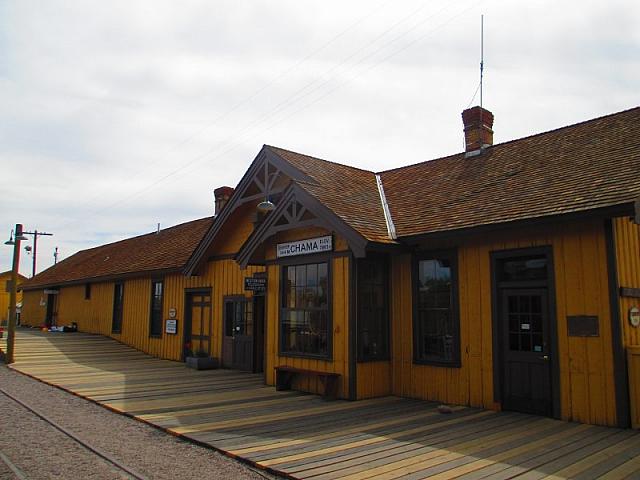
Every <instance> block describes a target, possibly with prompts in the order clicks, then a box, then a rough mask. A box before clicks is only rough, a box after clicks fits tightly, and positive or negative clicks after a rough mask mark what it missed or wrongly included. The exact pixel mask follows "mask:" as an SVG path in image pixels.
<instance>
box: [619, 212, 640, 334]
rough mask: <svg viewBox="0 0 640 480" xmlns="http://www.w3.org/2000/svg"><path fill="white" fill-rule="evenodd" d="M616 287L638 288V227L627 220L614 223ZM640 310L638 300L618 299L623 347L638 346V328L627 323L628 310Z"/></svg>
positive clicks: (639, 240)
mask: <svg viewBox="0 0 640 480" xmlns="http://www.w3.org/2000/svg"><path fill="white" fill-rule="evenodd" d="M614 235H615V242H616V259H617V262H618V285H620V286H621V287H628V288H640V225H636V224H635V223H633V222H631V221H630V220H629V219H628V218H616V219H615V221H614ZM634 306H635V307H638V308H640V298H631V297H620V316H621V317H622V318H621V319H620V321H621V322H622V324H623V334H624V345H625V346H631V345H640V327H633V326H631V324H630V323H629V309H630V308H631V307H634Z"/></svg>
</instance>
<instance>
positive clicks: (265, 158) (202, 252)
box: [183, 145, 317, 276]
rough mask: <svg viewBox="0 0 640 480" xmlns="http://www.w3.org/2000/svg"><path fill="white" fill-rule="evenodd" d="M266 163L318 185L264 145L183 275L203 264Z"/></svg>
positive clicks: (191, 273) (188, 263) (198, 247)
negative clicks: (213, 244)
mask: <svg viewBox="0 0 640 480" xmlns="http://www.w3.org/2000/svg"><path fill="white" fill-rule="evenodd" d="M265 162H267V163H271V164H273V165H275V166H276V167H277V168H279V169H280V170H281V171H282V172H283V173H284V174H285V175H287V176H289V178H291V179H292V180H294V179H298V180H301V181H307V182H309V183H317V182H316V181H315V180H314V179H313V178H311V177H309V176H308V175H307V174H305V173H304V172H302V171H300V170H298V169H297V168H296V167H294V166H293V165H291V164H290V163H289V162H287V161H286V160H285V159H284V158H282V157H281V156H280V155H278V154H276V153H275V152H274V151H273V150H271V148H270V147H269V145H263V146H262V148H261V149H260V151H259V152H258V154H257V155H256V156H255V158H254V159H253V162H251V165H250V166H249V168H248V169H247V171H246V172H245V173H244V175H243V176H242V178H241V179H240V182H238V185H237V186H236V188H235V191H234V192H233V195H232V196H231V198H230V199H229V202H228V203H227V205H225V207H224V208H223V209H222V211H221V212H220V215H218V218H216V221H215V222H214V223H213V225H212V226H211V228H210V229H209V231H208V232H207V233H206V234H205V235H204V237H203V238H202V240H201V241H200V244H199V245H198V246H197V247H196V249H195V250H194V252H193V253H192V254H191V257H189V260H187V263H186V265H185V266H184V268H183V273H184V274H185V275H187V276H191V275H193V272H194V271H195V270H196V269H197V268H198V266H199V265H200V264H201V263H202V261H203V260H204V258H205V256H206V252H207V249H208V248H209V246H210V245H211V243H212V242H213V240H214V239H215V237H216V235H217V234H218V232H219V231H220V229H221V228H222V225H223V224H224V223H225V222H226V220H227V219H228V218H229V216H230V215H231V213H232V212H233V211H235V209H236V208H237V207H238V206H239V205H240V204H241V203H242V202H241V200H240V199H241V197H242V195H243V194H244V192H245V191H246V189H247V188H248V187H249V185H250V184H251V181H252V179H253V177H254V176H255V175H256V174H257V173H258V172H259V169H260V168H262V167H263V166H264V163H265Z"/></svg>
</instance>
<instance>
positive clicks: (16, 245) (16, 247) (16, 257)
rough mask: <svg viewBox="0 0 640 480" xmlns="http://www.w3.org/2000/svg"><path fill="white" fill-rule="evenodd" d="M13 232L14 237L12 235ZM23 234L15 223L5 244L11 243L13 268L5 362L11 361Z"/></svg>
mask: <svg viewBox="0 0 640 480" xmlns="http://www.w3.org/2000/svg"><path fill="white" fill-rule="evenodd" d="M14 232H15V237H14V236H13V234H14ZM26 239H27V237H25V236H24V235H23V231H22V224H21V223H16V228H15V230H14V231H12V232H11V236H10V237H9V240H7V241H6V242H4V244H5V245H13V268H12V269H11V291H10V292H9V322H8V325H7V330H8V332H7V355H6V358H5V362H6V363H7V364H9V363H13V351H14V346H15V337H16V300H17V297H18V269H19V268H20V242H21V241H22V240H26Z"/></svg>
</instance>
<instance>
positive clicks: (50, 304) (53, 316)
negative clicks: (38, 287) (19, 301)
mask: <svg viewBox="0 0 640 480" xmlns="http://www.w3.org/2000/svg"><path fill="white" fill-rule="evenodd" d="M45 324H46V325H47V327H53V326H56V325H57V324H58V295H56V294H55V293H49V294H47V316H46V318H45Z"/></svg>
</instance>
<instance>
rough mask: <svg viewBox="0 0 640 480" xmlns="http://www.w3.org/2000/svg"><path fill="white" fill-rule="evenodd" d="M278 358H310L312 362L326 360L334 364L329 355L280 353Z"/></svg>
mask: <svg viewBox="0 0 640 480" xmlns="http://www.w3.org/2000/svg"><path fill="white" fill-rule="evenodd" d="M278 356H279V357H287V358H309V359H311V360H324V361H327V362H333V358H332V357H331V355H328V354H325V355H317V354H315V355H314V354H313V353H295V352H278Z"/></svg>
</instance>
